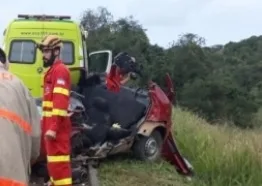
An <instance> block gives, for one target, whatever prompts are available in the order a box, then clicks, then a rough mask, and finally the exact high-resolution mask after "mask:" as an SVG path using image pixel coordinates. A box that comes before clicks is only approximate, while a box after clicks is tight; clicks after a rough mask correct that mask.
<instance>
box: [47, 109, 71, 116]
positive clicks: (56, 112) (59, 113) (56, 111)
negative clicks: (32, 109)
mask: <svg viewBox="0 0 262 186" xmlns="http://www.w3.org/2000/svg"><path fill="white" fill-rule="evenodd" d="M42 114H43V117H52V116H67V115H68V112H67V110H62V109H53V110H52V111H43V113H42Z"/></svg>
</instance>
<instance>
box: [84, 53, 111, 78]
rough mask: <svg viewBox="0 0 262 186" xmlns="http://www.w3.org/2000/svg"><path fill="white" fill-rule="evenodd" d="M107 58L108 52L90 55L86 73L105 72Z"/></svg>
mask: <svg viewBox="0 0 262 186" xmlns="http://www.w3.org/2000/svg"><path fill="white" fill-rule="evenodd" d="M108 58H109V53H108V52H103V53H97V54H92V55H90V57H89V61H88V71H89V72H97V73H103V72H105V71H106V67H107V63H108Z"/></svg>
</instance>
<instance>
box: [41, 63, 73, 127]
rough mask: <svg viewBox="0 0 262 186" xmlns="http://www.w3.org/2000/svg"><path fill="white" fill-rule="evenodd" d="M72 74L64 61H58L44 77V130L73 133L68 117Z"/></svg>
mask: <svg viewBox="0 0 262 186" xmlns="http://www.w3.org/2000/svg"><path fill="white" fill-rule="evenodd" d="M70 86H71V81H70V72H69V70H68V69H67V67H66V66H65V65H64V64H63V63H62V61H60V60H59V61H56V62H55V63H54V64H53V66H52V67H51V68H50V69H49V70H48V71H47V73H46V74H45V77H44V98H43V130H44V132H46V131H47V130H53V131H56V132H57V131H58V129H59V130H60V128H61V129H62V130H61V131H71V128H70V127H71V123H70V119H69V117H68V113H67V110H68V106H69V94H70V92H69V91H70Z"/></svg>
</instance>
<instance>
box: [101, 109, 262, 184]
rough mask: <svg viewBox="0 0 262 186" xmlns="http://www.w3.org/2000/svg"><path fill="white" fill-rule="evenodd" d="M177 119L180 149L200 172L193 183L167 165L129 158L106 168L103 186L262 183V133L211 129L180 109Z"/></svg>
mask: <svg viewBox="0 0 262 186" xmlns="http://www.w3.org/2000/svg"><path fill="white" fill-rule="evenodd" d="M173 117H174V120H173V122H174V135H175V137H176V141H177V145H178V146H179V149H180V150H181V152H182V154H183V155H185V156H186V157H187V158H188V159H189V160H190V162H191V163H192V164H193V166H194V169H195V172H196V175H195V177H194V178H193V179H192V181H190V182H189V181H188V180H187V179H185V178H183V177H181V176H180V175H178V174H177V173H176V171H175V169H174V167H172V166H170V165H169V164H168V163H166V162H163V161H160V162H157V163H150V164H149V163H144V162H140V161H136V160H134V159H132V158H130V155H124V156H121V157H119V156H115V157H112V158H110V159H109V160H106V161H105V162H103V163H102V164H101V169H100V172H99V175H100V177H101V180H102V186H131V185H132V186H145V185H148V186H260V185H262V176H261V172H262V154H261V152H262V144H261V141H262V135H261V134H262V132H260V131H259V130H258V131H247V130H245V131H244V130H241V129H237V128H235V127H230V126H227V125H226V124H225V125H224V126H221V125H220V126H218V125H209V124H208V123H207V122H206V121H205V120H204V119H202V118H200V117H198V116H196V115H194V114H192V113H191V112H188V111H183V110H182V109H181V108H176V109H175V110H174V115H173Z"/></svg>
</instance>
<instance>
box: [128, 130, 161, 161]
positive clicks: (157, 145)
mask: <svg viewBox="0 0 262 186" xmlns="http://www.w3.org/2000/svg"><path fill="white" fill-rule="evenodd" d="M162 145H163V138H162V136H161V134H160V132H159V131H157V130H155V131H153V132H152V134H151V135H150V136H141V137H139V138H138V139H137V140H136V141H135V142H134V145H133V149H132V150H133V153H134V156H135V157H136V158H137V159H139V160H142V161H151V162H152V161H156V160H157V159H159V157H160V156H161V151H162Z"/></svg>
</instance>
